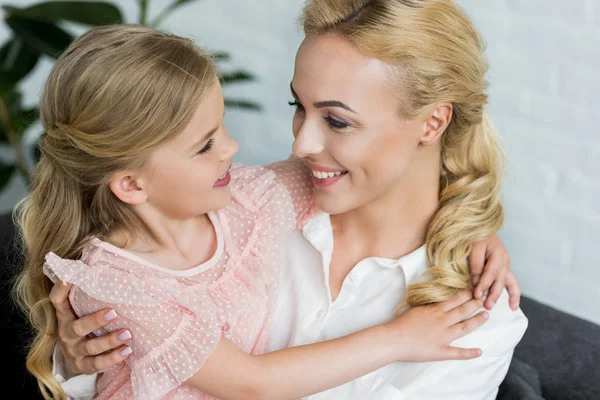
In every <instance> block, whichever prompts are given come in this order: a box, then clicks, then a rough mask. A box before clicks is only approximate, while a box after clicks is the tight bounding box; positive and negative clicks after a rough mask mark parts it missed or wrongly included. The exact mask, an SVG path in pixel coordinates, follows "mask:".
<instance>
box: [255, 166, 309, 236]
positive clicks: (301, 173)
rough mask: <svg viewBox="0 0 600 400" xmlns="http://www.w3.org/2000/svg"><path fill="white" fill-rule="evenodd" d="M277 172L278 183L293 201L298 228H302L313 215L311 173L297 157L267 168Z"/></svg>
mask: <svg viewBox="0 0 600 400" xmlns="http://www.w3.org/2000/svg"><path fill="white" fill-rule="evenodd" d="M266 168H267V169H270V170H272V171H273V172H275V175H276V177H277V178H276V179H277V183H278V184H279V185H281V186H282V187H283V189H284V191H285V192H286V193H287V195H288V196H289V197H290V199H291V200H292V204H293V208H294V217H295V220H296V226H297V227H301V226H302V225H304V222H305V221H307V220H308V219H310V216H311V215H312V213H313V211H314V210H313V202H312V198H313V196H312V195H313V186H312V178H311V175H310V171H309V170H308V168H307V167H306V165H305V164H304V162H303V161H302V160H301V159H300V158H298V157H295V156H293V155H292V156H290V157H289V158H288V159H287V160H285V161H279V162H276V163H273V164H269V165H267V166H266Z"/></svg>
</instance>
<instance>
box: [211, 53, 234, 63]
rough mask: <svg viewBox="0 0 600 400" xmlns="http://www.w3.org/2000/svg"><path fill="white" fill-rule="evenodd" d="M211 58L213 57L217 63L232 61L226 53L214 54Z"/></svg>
mask: <svg viewBox="0 0 600 400" xmlns="http://www.w3.org/2000/svg"><path fill="white" fill-rule="evenodd" d="M211 56H212V58H213V60H215V61H216V62H219V61H229V60H230V59H231V57H230V56H229V54H227V53H225V52H217V53H212V54H211Z"/></svg>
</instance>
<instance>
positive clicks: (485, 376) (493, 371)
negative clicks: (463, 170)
mask: <svg viewBox="0 0 600 400" xmlns="http://www.w3.org/2000/svg"><path fill="white" fill-rule="evenodd" d="M282 248H283V250H282V251H283V259H282V265H281V271H280V291H279V296H278V298H277V305H276V310H275V314H274V315H273V319H272V322H271V326H270V330H269V351H274V350H279V349H283V348H287V347H291V346H298V345H303V344H309V343H315V342H320V341H324V340H329V339H335V338H338V337H341V336H345V335H347V334H350V333H353V332H356V331H358V330H361V329H364V328H367V327H370V326H373V325H376V324H381V323H384V322H387V321H389V320H390V319H391V318H393V311H394V309H395V307H396V306H397V305H398V304H400V303H401V301H402V299H403V298H404V295H405V294H406V288H407V286H408V284H410V283H411V282H413V281H414V280H416V279H417V278H418V277H419V276H420V275H421V274H422V272H423V271H425V270H426V269H427V259H426V254H425V247H424V246H423V247H421V248H419V249H417V250H416V251H414V252H412V253H410V254H408V255H407V256H405V257H402V258H400V259H399V260H391V259H384V258H376V257H373V258H368V259H365V260H362V261H360V262H359V263H358V264H357V265H356V266H355V267H354V268H353V269H352V271H351V272H350V273H349V274H348V276H347V277H346V279H345V280H344V283H343V285H342V288H341V290H340V293H339V295H338V297H337V298H336V300H335V302H332V301H331V295H330V293H331V292H330V288H329V264H330V262H331V255H332V251H333V231H332V227H331V222H330V218H329V215H328V214H325V213H322V214H319V215H317V216H316V217H314V218H313V219H311V220H310V221H308V222H307V223H306V225H305V226H304V228H303V229H302V230H296V231H294V232H293V233H292V235H291V236H290V237H289V238H288V239H287V240H286V243H285V245H284V246H282ZM526 329H527V318H526V317H525V315H523V313H522V312H521V310H517V311H512V310H511V309H510V307H509V304H508V294H507V292H506V290H504V292H503V294H502V296H501V297H500V299H498V301H497V303H496V306H495V307H494V309H493V310H492V311H490V319H489V320H488V321H487V322H486V323H485V324H484V325H483V326H481V327H480V328H478V329H477V330H476V331H475V332H472V333H470V334H469V335H467V336H465V337H463V338H461V339H459V340H456V341H455V342H454V343H453V345H454V346H458V347H465V348H467V347H479V348H481V349H482V350H483V356H481V357H479V358H477V359H474V360H468V361H438V362H429V363H403V362H396V363H393V364H390V365H387V366H385V367H383V368H381V369H379V370H377V371H374V372H372V373H370V374H368V375H365V376H363V377H361V378H358V379H355V380H354V381H352V382H349V383H347V384H344V385H340V386H338V387H336V388H333V389H330V390H327V391H325V392H321V393H318V394H315V395H312V396H308V397H306V398H305V399H307V400H308V399H310V400H325V399H327V400H351V399H357V400H358V399H360V400H383V399H385V400H392V399H393V400H404V399H411V400H417V399H418V400H424V399H427V400H438V399H439V400H442V399H443V400H467V399H469V400H488V399H490V400H493V399H495V397H496V394H497V391H498V386H499V385H500V383H501V382H502V381H503V380H504V377H505V376H506V372H507V371H508V367H509V365H510V361H511V358H512V354H513V351H514V348H515V346H516V345H517V343H518V342H519V341H520V340H521V338H522V336H523V334H524V333H525V330H526ZM357 362H360V360H357ZM56 364H60V363H59V362H57V360H55V365H56ZM56 368H57V367H56V366H55V370H54V372H55V376H56V375H57V369H56ZM74 379H77V377H76V378H72V379H70V380H68V381H66V382H65V383H63V384H62V386H63V389H64V390H65V392H66V393H67V395H69V398H77V399H82V398H86V397H85V396H89V395H91V394H93V393H94V390H95V385H91V384H90V379H87V380H80V381H79V382H74ZM60 381H64V379H63V380H60Z"/></svg>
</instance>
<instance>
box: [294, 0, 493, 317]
mask: <svg viewBox="0 0 600 400" xmlns="http://www.w3.org/2000/svg"><path fill="white" fill-rule="evenodd" d="M300 22H301V24H302V25H303V28H304V32H305V34H306V36H311V35H322V34H329V33H332V34H336V35H340V36H341V37H343V38H345V39H347V40H349V41H351V42H352V43H354V44H355V45H356V46H357V47H358V48H360V49H361V51H363V52H364V53H365V54H366V55H367V56H369V57H372V58H376V59H379V60H382V61H384V62H386V63H387V64H389V65H390V66H392V70H393V73H392V74H391V75H392V79H393V80H394V84H395V85H396V88H397V89H398V93H402V96H400V95H399V96H400V101H401V103H402V111H401V116H402V117H403V118H408V119H410V118H414V117H415V116H417V115H419V114H420V113H421V112H423V111H425V110H426V109H427V108H428V107H430V106H431V105H434V104H436V103H439V102H450V103H452V106H453V116H452V120H451V122H450V124H449V126H448V128H447V129H446V131H445V132H444V134H443V136H442V139H441V155H440V157H441V160H440V162H441V171H440V193H439V207H438V210H437V211H436V213H435V216H434V217H433V219H432V220H431V221H430V223H429V226H428V231H427V237H426V247H427V260H428V263H429V268H428V269H427V271H426V272H425V274H424V275H423V276H422V277H421V279H419V280H418V281H417V282H414V283H412V284H410V285H409V287H408V295H407V299H406V303H405V304H408V305H410V306H417V305H424V304H431V303H437V302H441V301H444V300H446V299H449V298H451V297H453V296H454V295H456V294H458V293H460V292H462V291H464V290H466V289H469V288H471V280H470V276H469V269H468V265H467V257H468V255H469V253H470V251H471V245H472V243H473V242H475V241H477V240H480V239H483V238H485V237H488V236H490V235H493V234H494V233H496V232H497V231H498V230H499V229H500V227H501V226H502V223H503V210H502V205H501V203H500V181H501V177H502V170H503V153H502V149H501V147H500V144H499V137H498V134H497V132H496V131H495V129H494V128H493V127H492V125H491V124H490V122H489V121H488V119H487V118H486V116H485V113H484V110H485V105H486V103H487V99H488V97H487V95H486V93H485V91H486V89H487V87H488V82H487V81H486V78H485V74H486V72H487V69H488V65H487V62H486V61H485V59H484V57H483V52H484V49H485V45H484V42H483V40H482V38H481V36H480V35H479V34H478V32H477V31H476V29H475V28H474V26H473V24H472V22H471V21H470V20H469V18H468V17H467V15H466V14H465V13H464V11H463V10H462V9H461V8H460V7H459V6H458V5H457V4H456V2H455V1H454V0H309V1H307V2H306V5H305V7H304V10H303V12H302V15H301V19H300Z"/></svg>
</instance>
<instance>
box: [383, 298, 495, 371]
mask: <svg viewBox="0 0 600 400" xmlns="http://www.w3.org/2000/svg"><path fill="white" fill-rule="evenodd" d="M481 307H483V301H482V300H480V299H473V294H472V293H471V292H464V293H461V294H459V295H457V296H455V297H453V298H452V299H449V300H446V301H444V302H441V303H437V304H433V305H427V306H418V307H413V308H410V309H408V310H407V311H405V312H404V313H403V314H401V315H400V316H399V317H398V318H396V319H395V320H393V321H390V322H388V323H387V326H388V327H389V328H390V333H391V336H390V340H391V341H392V343H395V345H396V347H398V346H399V347H400V352H399V355H398V361H410V362H424V361H440V360H469V359H472V358H477V357H479V356H481V354H482V351H481V349H477V348H474V349H463V348H460V347H452V346H450V343H452V342H453V341H454V340H456V339H458V338H461V337H463V336H465V335H467V334H469V333H471V332H473V331H474V330H475V329H477V328H478V327H480V326H481V325H482V324H483V323H485V322H486V321H487V319H488V318H489V315H488V313H487V311H483V312H480V313H477V314H476V315H474V316H473V314H474V313H475V312H477V310H479V309H480V308H481Z"/></svg>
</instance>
